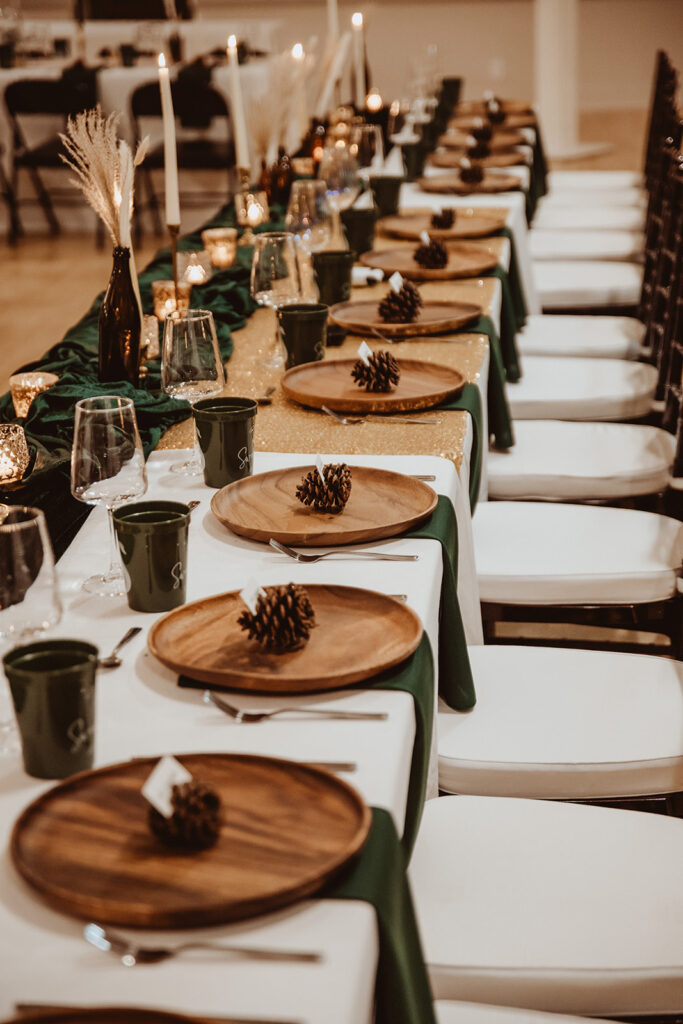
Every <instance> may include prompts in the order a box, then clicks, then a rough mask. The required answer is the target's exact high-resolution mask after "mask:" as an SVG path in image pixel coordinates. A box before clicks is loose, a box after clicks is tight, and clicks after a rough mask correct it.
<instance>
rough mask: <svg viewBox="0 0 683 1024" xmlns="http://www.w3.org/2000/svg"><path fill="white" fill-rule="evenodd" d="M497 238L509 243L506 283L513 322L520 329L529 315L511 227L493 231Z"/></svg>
mask: <svg viewBox="0 0 683 1024" xmlns="http://www.w3.org/2000/svg"><path fill="white" fill-rule="evenodd" d="M494 234H496V235H498V237H499V238H507V240H508V241H509V243H510V266H509V268H508V284H509V286H510V297H511V299H512V308H513V310H514V314H515V323H516V325H517V330H518V331H521V329H522V328H523V327H524V324H525V323H526V318H527V316H528V315H529V311H528V309H527V304H526V298H525V296H524V288H523V287H522V276H521V274H520V272H519V260H518V258H517V246H516V245H515V236H514V234H513V231H512V228H500V229H499V230H498V231H496V232H494Z"/></svg>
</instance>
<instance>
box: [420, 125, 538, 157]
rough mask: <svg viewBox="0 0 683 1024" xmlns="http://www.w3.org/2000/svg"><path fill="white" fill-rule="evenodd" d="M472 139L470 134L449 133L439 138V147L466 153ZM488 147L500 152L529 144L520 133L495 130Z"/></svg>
mask: <svg viewBox="0 0 683 1024" xmlns="http://www.w3.org/2000/svg"><path fill="white" fill-rule="evenodd" d="M471 138H472V137H471V136H470V134H469V133H468V132H461V131H449V132H446V133H445V134H444V135H441V136H440V137H439V145H440V146H445V147H446V148H447V149H458V150H461V151H462V152H464V151H465V150H466V149H467V147H468V146H470V145H471ZM487 145H488V147H489V149H492V150H494V151H498V150H505V149H511V148H512V147H513V146H524V145H528V142H527V139H526V138H525V137H524V135H523V134H522V133H521V132H520V131H499V130H496V129H494V132H493V135H492V136H491V138H490V139H489V141H488V142H487Z"/></svg>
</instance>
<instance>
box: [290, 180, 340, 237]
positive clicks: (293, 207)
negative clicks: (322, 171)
mask: <svg viewBox="0 0 683 1024" xmlns="http://www.w3.org/2000/svg"><path fill="white" fill-rule="evenodd" d="M285 230H287V231H290V232H291V233H292V234H293V235H295V236H296V237H297V238H299V239H300V240H301V242H302V244H303V245H305V247H306V249H307V250H308V251H309V252H319V251H320V250H321V249H326V248H327V247H328V246H329V243H330V239H331V237H332V211H331V210H330V207H329V204H328V202H327V185H326V184H325V182H324V181H319V180H318V181H295V182H294V183H293V185H292V191H291V194H290V197H289V205H288V207H287V214H286V216H285Z"/></svg>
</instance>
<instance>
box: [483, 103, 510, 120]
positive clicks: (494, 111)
mask: <svg viewBox="0 0 683 1024" xmlns="http://www.w3.org/2000/svg"><path fill="white" fill-rule="evenodd" d="M486 116H487V118H488V119H489V121H490V123H491V124H502V123H503V121H504V120H505V118H506V117H507V114H506V112H505V110H504V108H503V105H502V103H501V102H500V100H499V99H496V98H495V97H494V99H492V100H489V101H488V103H487V104H486Z"/></svg>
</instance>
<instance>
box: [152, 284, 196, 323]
mask: <svg viewBox="0 0 683 1024" xmlns="http://www.w3.org/2000/svg"><path fill="white" fill-rule="evenodd" d="M191 292H192V285H191V284H188V283H187V281H178V301H177V303H176V289H175V285H174V284H173V281H152V297H153V299H154V315H155V316H156V317H157V318H158V319H159V320H162V321H163V320H165V319H166V317H167V316H168V315H169V313H174V312H175V310H176V308H177V309H179V310H182V309H189V308H190V294H191Z"/></svg>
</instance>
